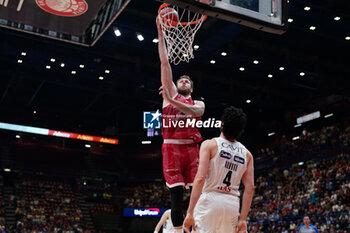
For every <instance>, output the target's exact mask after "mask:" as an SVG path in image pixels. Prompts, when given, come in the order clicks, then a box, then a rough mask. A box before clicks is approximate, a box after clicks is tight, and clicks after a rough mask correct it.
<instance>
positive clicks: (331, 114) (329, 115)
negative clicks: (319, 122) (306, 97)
mask: <svg viewBox="0 0 350 233" xmlns="http://www.w3.org/2000/svg"><path fill="white" fill-rule="evenodd" d="M332 116H333V113H330V114H327V115H325V116H324V118H328V117H332Z"/></svg>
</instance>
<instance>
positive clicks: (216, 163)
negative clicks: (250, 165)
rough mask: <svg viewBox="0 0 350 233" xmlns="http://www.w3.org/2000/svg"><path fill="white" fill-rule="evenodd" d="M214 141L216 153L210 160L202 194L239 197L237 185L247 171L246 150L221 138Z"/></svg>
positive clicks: (239, 144) (238, 143)
mask: <svg viewBox="0 0 350 233" xmlns="http://www.w3.org/2000/svg"><path fill="white" fill-rule="evenodd" d="M214 139H215V141H216V143H217V147H218V151H217V153H216V154H215V156H214V157H213V158H212V159H211V160H210V167H209V173H208V175H207V176H206V178H205V184H204V187H203V193H206V192H212V191H215V192H221V193H227V194H232V195H234V196H237V197H239V195H240V193H239V190H238V189H239V185H240V184H241V179H242V176H243V174H244V172H245V171H246V170H247V152H248V150H247V149H246V148H245V146H243V145H242V143H240V142H238V141H235V142H230V141H228V140H226V139H224V138H222V137H217V138H214Z"/></svg>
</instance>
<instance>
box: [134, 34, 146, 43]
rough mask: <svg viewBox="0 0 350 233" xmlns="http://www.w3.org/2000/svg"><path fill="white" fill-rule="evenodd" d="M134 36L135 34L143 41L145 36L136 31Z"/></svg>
mask: <svg viewBox="0 0 350 233" xmlns="http://www.w3.org/2000/svg"><path fill="white" fill-rule="evenodd" d="M136 36H137V39H138V40H139V41H143V40H144V39H145V38H144V37H143V36H142V35H141V34H140V33H138V32H136Z"/></svg>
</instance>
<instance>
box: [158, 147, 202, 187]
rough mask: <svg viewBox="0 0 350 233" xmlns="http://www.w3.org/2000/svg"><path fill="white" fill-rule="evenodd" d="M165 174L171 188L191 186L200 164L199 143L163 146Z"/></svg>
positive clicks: (167, 183)
mask: <svg viewBox="0 0 350 233" xmlns="http://www.w3.org/2000/svg"><path fill="white" fill-rule="evenodd" d="M162 152H163V174H164V178H165V182H166V185H167V186H168V187H169V188H172V187H176V186H186V187H188V186H191V185H192V183H193V181H194V177H195V176H196V173H197V170H198V164H199V148H198V144H197V143H192V144H166V143H164V144H163V146H162Z"/></svg>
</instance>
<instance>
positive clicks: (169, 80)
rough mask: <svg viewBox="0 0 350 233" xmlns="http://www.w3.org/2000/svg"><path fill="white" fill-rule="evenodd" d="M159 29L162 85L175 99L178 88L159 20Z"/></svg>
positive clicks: (157, 21)
mask: <svg viewBox="0 0 350 233" xmlns="http://www.w3.org/2000/svg"><path fill="white" fill-rule="evenodd" d="M156 23H157V29H158V52H159V58H160V62H161V81H162V85H163V86H166V87H167V88H168V90H169V93H170V96H171V97H174V95H175V94H176V92H177V90H176V86H175V84H174V82H173V73H172V70H171V66H170V63H169V60H168V55H167V49H166V47H165V41H164V35H163V32H162V29H161V26H160V24H159V18H158V17H157V20H156Z"/></svg>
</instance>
